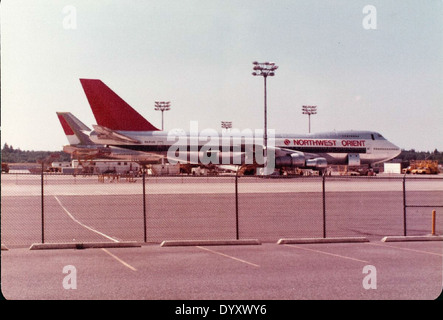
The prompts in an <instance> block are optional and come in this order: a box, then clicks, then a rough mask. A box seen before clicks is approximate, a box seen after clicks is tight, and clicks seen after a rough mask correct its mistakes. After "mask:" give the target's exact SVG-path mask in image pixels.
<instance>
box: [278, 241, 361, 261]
mask: <svg viewBox="0 0 443 320" xmlns="http://www.w3.org/2000/svg"><path fill="white" fill-rule="evenodd" d="M284 246H287V247H293V248H297V249H302V250H307V251H313V252H317V253H323V254H327V255H330V256H334V257H338V258H343V259H348V260H353V261H358V262H364V263H369V261H365V260H360V259H356V258H351V257H347V256H343V255H341V254H335V253H330V252H326V251H321V250H315V249H309V248H303V247H300V246H294V245H292V244H284Z"/></svg>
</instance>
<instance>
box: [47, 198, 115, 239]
mask: <svg viewBox="0 0 443 320" xmlns="http://www.w3.org/2000/svg"><path fill="white" fill-rule="evenodd" d="M54 198H55V200H57V202H58V204H59V205H60V206H61V207H62V209H63V210H64V211H65V212H66V214H67V215H68V216H69V217H70V218H71V219H72V220H73V221H74V222H76V223H78V224H79V225H81V226H82V227H84V228H86V229H88V230H90V231H92V232H95V233H97V234H99V235H101V236H103V237H105V238H107V239H109V240H111V241H114V242H119V241H118V240H117V239H114V238H112V237H110V236H108V235H106V234H104V233H103V232H100V231H97V230H95V229H94V228H92V227H89V226H87V225H85V224H83V223H81V222H80V221H78V220H77V219H76V218H74V216H73V215H72V214H71V213H70V212H69V211H68V209H66V208H65V207H64V206H63V204H62V203H61V202H60V200H59V199H58V198H57V196H54Z"/></svg>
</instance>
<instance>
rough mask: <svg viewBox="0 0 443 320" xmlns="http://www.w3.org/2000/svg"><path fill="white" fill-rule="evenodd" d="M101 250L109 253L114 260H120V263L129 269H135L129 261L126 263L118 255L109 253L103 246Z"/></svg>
mask: <svg viewBox="0 0 443 320" xmlns="http://www.w3.org/2000/svg"><path fill="white" fill-rule="evenodd" d="M102 250H103V251H104V252H106V253H107V254H109V255H110V256H111V257H113V258H114V259H115V260H117V261H118V262H120V263H121V264H122V265H124V266H125V267H127V268H129V269H131V270H132V271H137V269H136V268H134V267H133V266H131V265H130V264H129V263H126V262H125V261H123V260H122V259H120V258H119V257H117V256H116V255H114V254H112V253H110V252H109V251H108V250H106V249H105V248H102Z"/></svg>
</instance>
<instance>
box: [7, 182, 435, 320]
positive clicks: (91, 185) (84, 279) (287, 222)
mask: <svg viewBox="0 0 443 320" xmlns="http://www.w3.org/2000/svg"><path fill="white" fill-rule="evenodd" d="M39 178H40V177H39V176H24V177H21V176H14V175H2V202H1V210H2V211H1V239H2V244H5V245H6V246H7V247H8V248H9V250H8V251H3V250H2V252H1V258H2V260H1V262H2V268H1V270H2V282H1V286H2V293H3V295H4V296H5V297H6V298H8V299H148V300H150V299H153V300H156V299H166V300H171V299H172V300H174V299H185V300H194V299H196V300H202V299H203V300H207V299H234V300H237V299H242V300H256V299H259V300H261V299H271V300H274V299H278V300H293V299H435V298H436V297H437V296H438V295H439V294H440V292H441V288H442V257H443V250H442V249H443V245H442V242H441V241H423V242H402V243H383V242H380V239H381V238H382V237H384V236H389V235H403V232H404V230H403V226H404V221H403V197H402V196H403V193H402V180H401V179H349V178H348V179H334V180H331V181H326V185H325V186H326V197H325V200H326V202H325V209H326V220H325V224H324V223H323V222H324V221H323V212H322V210H323V200H322V199H323V198H322V192H321V191H322V187H321V178H310V179H308V178H306V179H305V178H302V179H285V180H274V179H273V180H270V179H266V180H265V179H257V178H248V179H246V178H241V179H239V184H238V190H239V196H238V216H237V215H236V199H235V192H234V191H235V185H234V183H233V182H234V178H232V177H222V178H213V177H208V178H181V177H174V178H149V179H147V182H148V183H147V186H146V193H147V195H146V211H145V213H144V212H143V198H142V188H141V181H140V179H138V180H137V181H135V182H129V181H118V182H117V181H112V182H111V181H104V182H98V181H97V178H96V177H76V178H73V177H64V176H53V177H46V178H45V182H44V194H45V198H44V227H43V232H44V242H45V243H57V242H78V241H83V242H93V241H103V242H120V241H137V242H139V243H141V244H142V246H141V247H138V248H112V249H111V248H109V249H84V250H72V249H70V250H39V251H33V250H29V246H30V245H31V244H32V243H41V242H42V224H41V221H42V219H41V218H42V215H41V198H40V194H41V190H40V179H39ZM406 187H407V188H406V189H407V190H406V195H407V201H408V204H423V205H430V204H433V205H440V206H441V205H442V202H443V200H442V199H443V197H442V195H443V182H442V180H439V179H426V180H422V179H419V180H416V179H414V180H411V181H410V180H409V179H408V180H407V184H406ZM438 210H439V209H437V213H438V212H439V211H438ZM440 211H441V209H440ZM438 214H439V213H438ZM145 217H146V219H145ZM237 217H238V219H237ZM442 220H443V219H439V216H437V224H436V230H437V233H439V234H442V233H443V223H442V222H443V221H442ZM145 222H146V233H145V229H144V223H145ZM324 226H325V227H326V229H325V230H326V236H327V237H340V236H344V237H351V236H365V237H367V238H368V239H369V240H370V242H367V243H352V244H350V243H338V244H311V245H309V244H308V245H307V244H303V245H291V244H289V245H277V244H276V241H277V240H278V239H280V238H287V237H309V238H313V237H322V236H323V231H324V229H323V227H324ZM237 229H238V234H237ZM430 231H431V209H430V208H429V207H426V208H415V207H414V208H408V210H407V234H408V235H427V234H429V233H430ZM237 235H238V237H239V238H240V239H251V238H254V239H259V240H260V242H262V245H257V246H250V245H248V246H191V247H160V246H159V243H160V242H161V241H163V240H175V239H188V240H191V239H193V240H195V239H235V238H236V237H237ZM145 237H146V242H145ZM66 266H74V268H75V270H76V275H77V276H78V278H77V288H76V289H66V288H65V287H64V286H63V279H65V277H66V276H67V274H68V273H63V268H64V267H66ZM367 266H373V267H375V268H376V269H375V270H376V271H375V272H376V275H377V278H376V280H377V288H372V289H367V288H365V285H363V280H364V279H365V276H367V275H369V273H370V272H371V270H374V269H371V267H367ZM365 268H366V269H365ZM368 268H369V269H368ZM368 270H369V271H368ZM364 271H366V273H364ZM373 274H374V273H373ZM367 285H368V283H366V286H367ZM219 311H220V310H219Z"/></svg>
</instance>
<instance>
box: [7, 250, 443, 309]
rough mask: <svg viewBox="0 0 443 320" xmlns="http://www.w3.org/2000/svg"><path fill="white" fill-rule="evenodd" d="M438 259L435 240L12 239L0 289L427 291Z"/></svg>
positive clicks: (228, 294) (168, 296) (193, 295)
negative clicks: (110, 244)
mask: <svg viewBox="0 0 443 320" xmlns="http://www.w3.org/2000/svg"><path fill="white" fill-rule="evenodd" d="M442 258H443V242H441V241H429V242H398V243H383V242H380V241H371V242H367V243H334V244H302V245H301V244H297V245H292V244H291V245H277V244H275V243H264V244H262V245H252V246H251V245H248V246H190V247H160V246H159V245H144V246H142V247H138V248H107V249H99V248H96V249H83V250H75V249H66V250H38V251H32V250H28V249H26V248H15V249H11V250H8V251H2V253H1V264H2V268H1V289H2V293H3V295H4V296H5V297H6V298H7V299H11V300H15V299H136V300H158V299H159V300H225V299H228V300H299V299H308V300H317V299H321V300H323V299H334V300H337V299H338V300H341V299H377V300H378V299H394V300H396V299H414V300H416V299H435V298H437V297H438V296H439V295H440V294H441V291H442V274H443V272H442ZM177 303H178V302H177ZM179 305H180V306H181V303H180V304H179ZM161 306H162V305H161V304H159V307H161ZM168 306H170V304H169V305H168ZM154 307H155V306H154ZM269 311H270V310H269Z"/></svg>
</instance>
